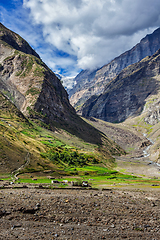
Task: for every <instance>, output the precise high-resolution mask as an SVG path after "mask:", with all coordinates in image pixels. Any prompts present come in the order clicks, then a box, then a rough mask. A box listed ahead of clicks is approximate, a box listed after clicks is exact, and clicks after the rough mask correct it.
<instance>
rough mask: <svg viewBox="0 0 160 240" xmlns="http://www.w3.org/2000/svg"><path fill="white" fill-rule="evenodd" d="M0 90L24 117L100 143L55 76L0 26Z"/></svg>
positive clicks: (33, 53) (99, 137) (27, 45)
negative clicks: (78, 114)
mask: <svg viewBox="0 0 160 240" xmlns="http://www.w3.org/2000/svg"><path fill="white" fill-rule="evenodd" d="M0 91H1V92H2V93H3V94H4V95H5V96H7V98H8V99H9V100H10V101H11V102H12V103H14V104H15V106H16V107H17V108H18V109H19V110H20V111H21V112H22V113H23V114H24V115H25V116H27V117H30V118H32V119H34V120H35V121H37V122H38V121H39V122H40V123H43V124H46V126H48V127H49V128H50V129H54V127H55V126H57V127H59V128H63V129H65V130H67V131H68V132H70V133H72V134H75V135H76V136H78V137H80V138H83V139H84V140H85V141H89V142H94V143H99V144H100V143H101V135H100V134H99V133H98V131H97V130H95V129H94V128H93V127H91V126H89V125H88V124H87V123H86V122H84V121H83V120H82V119H81V118H80V117H79V116H77V115H76V112H75V110H74V108H73V107H72V106H71V105H70V103H69V100H68V94H67V92H66V90H65V89H64V88H63V86H62V84H61V82H60V80H59V79H58V78H57V77H56V75H55V74H54V73H53V72H52V71H51V70H50V69H49V68H48V67H47V66H46V65H45V63H43V62H42V61H41V59H40V58H39V56H38V54H37V53H36V52H35V51H34V50H33V49H32V48H31V47H30V46H29V44H28V43H27V42H26V41H25V40H24V39H22V38H21V37H20V36H19V35H17V34H16V33H14V32H12V31H10V30H9V29H7V28H6V27H4V26H3V25H2V24H1V25H0Z"/></svg>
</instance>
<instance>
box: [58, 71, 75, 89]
mask: <svg viewBox="0 0 160 240" xmlns="http://www.w3.org/2000/svg"><path fill="white" fill-rule="evenodd" d="M55 74H56V76H57V77H58V78H59V79H60V80H61V83H62V85H63V87H64V88H65V90H66V91H67V92H69V91H70V90H71V89H72V88H73V87H74V85H75V84H76V80H75V77H65V76H63V75H62V74H59V73H55Z"/></svg>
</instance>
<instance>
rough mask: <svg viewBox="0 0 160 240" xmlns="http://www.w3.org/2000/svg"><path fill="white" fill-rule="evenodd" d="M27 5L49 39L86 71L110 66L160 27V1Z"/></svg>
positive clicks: (67, 0)
mask: <svg viewBox="0 0 160 240" xmlns="http://www.w3.org/2000/svg"><path fill="white" fill-rule="evenodd" d="M24 6H25V7H26V8H29V9H30V14H31V17H32V20H33V21H34V23H35V24H39V25H41V26H42V29H43V36H44V38H45V40H46V41H47V42H48V43H50V44H52V45H54V46H55V47H56V48H57V49H58V50H60V51H63V52H65V53H67V54H69V55H72V56H76V58H77V64H78V67H80V68H83V69H84V68H94V67H98V66H101V65H103V64H105V63H107V62H108V61H110V60H111V59H113V58H114V57H116V56H117V55H118V54H120V53H122V52H123V51H125V50H128V49H129V48H130V47H132V46H133V45H134V44H135V43H136V42H138V41H139V40H140V39H141V38H142V37H143V36H145V35H146V34H147V33H150V32H152V31H153V30H154V29H155V28H156V27H158V26H159V25H160V12H159V9H160V1H159V0H154V1H153V0H141V1H139V0H134V1H128V0H94V1H93V0H76V1H75V0H24ZM68 59H69V57H68Z"/></svg>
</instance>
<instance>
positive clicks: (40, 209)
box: [0, 188, 160, 240]
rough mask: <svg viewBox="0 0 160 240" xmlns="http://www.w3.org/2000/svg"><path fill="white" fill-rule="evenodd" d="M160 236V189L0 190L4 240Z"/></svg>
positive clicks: (0, 234) (0, 223) (0, 230)
mask: <svg viewBox="0 0 160 240" xmlns="http://www.w3.org/2000/svg"><path fill="white" fill-rule="evenodd" d="M159 236H160V200H159V190H158V191H152V192H151V191H150V192H146V191H145V192H143V191H127V190H106V191H100V190H99V191H96V190H88V191H87V190H60V189H57V190H48V189H29V188H28V189H27V188H26V189H1V190H0V239H2V240H4V239H6V240H8V239H12V240H14V239H26V240H29V239H48V240H50V239H68V240H69V239H73V240H75V239H78V240H79V239H88V240H91V239H124V238H125V239H145V240H146V239H147V240H153V239H154V240H155V239H156V240H158V239H159Z"/></svg>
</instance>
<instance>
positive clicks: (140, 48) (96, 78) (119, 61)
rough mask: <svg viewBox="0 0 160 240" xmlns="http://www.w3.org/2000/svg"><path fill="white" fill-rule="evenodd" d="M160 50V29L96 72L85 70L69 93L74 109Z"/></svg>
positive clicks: (78, 76)
mask: <svg viewBox="0 0 160 240" xmlns="http://www.w3.org/2000/svg"><path fill="white" fill-rule="evenodd" d="M159 48H160V28H158V29H157V30H155V31H154V32H153V33H152V34H149V35H147V36H146V37H144V38H143V39H142V40H141V41H140V43H138V44H137V45H136V46H134V47H133V48H132V49H131V50H129V51H126V52H125V53H123V54H121V55H120V56H118V57H116V58H115V59H114V60H112V61H111V62H110V63H108V64H106V65H104V66H103V67H102V68H100V69H96V70H93V71H91V70H83V71H82V72H80V73H79V75H77V77H76V78H75V80H76V82H77V84H76V85H75V86H74V87H73V89H72V90H70V91H69V95H70V96H71V97H70V102H71V104H72V105H73V106H74V107H78V106H80V105H82V104H83V103H84V102H85V101H86V100H87V99H89V98H90V97H91V96H93V95H100V94H101V93H103V91H104V89H105V86H106V84H108V83H109V82H110V81H111V80H112V79H113V78H114V77H115V76H116V75H117V74H119V73H120V72H121V71H122V70H123V69H124V68H125V67H127V66H129V65H131V64H133V63H136V62H138V61H140V60H142V59H143V58H145V57H146V56H152V55H153V54H154V53H155V52H156V51H157V50H158V49H159Z"/></svg>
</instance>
